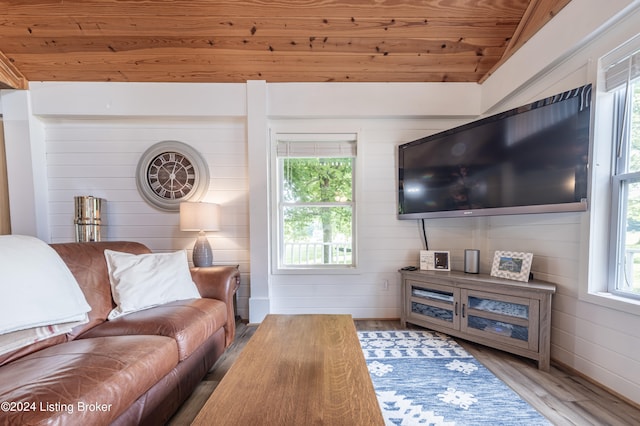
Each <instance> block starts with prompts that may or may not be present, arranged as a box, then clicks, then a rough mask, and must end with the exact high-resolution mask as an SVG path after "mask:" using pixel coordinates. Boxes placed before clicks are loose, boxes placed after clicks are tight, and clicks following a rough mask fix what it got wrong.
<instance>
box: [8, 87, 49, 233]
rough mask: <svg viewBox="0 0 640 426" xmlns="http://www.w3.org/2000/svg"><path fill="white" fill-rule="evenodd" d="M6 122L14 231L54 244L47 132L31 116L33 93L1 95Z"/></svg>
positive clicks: (21, 92)
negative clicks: (50, 205) (48, 201)
mask: <svg viewBox="0 0 640 426" xmlns="http://www.w3.org/2000/svg"><path fill="white" fill-rule="evenodd" d="M0 96H1V98H2V104H3V107H4V113H3V120H4V132H5V150H6V156H7V179H8V184H9V205H10V206H11V230H12V232H13V233H14V234H24V235H33V236H36V237H38V238H40V239H42V240H44V241H50V235H49V218H48V208H47V207H48V206H47V177H46V167H45V147H44V131H43V125H42V122H41V121H40V120H39V119H38V118H37V117H34V116H33V115H32V113H31V99H30V92H28V91H24V90H2V91H0Z"/></svg>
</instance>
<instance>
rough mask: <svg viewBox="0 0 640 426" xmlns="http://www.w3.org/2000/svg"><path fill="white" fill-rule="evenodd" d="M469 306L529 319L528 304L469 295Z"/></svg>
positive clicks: (479, 309)
mask: <svg viewBox="0 0 640 426" xmlns="http://www.w3.org/2000/svg"><path fill="white" fill-rule="evenodd" d="M468 303H469V308H471V309H476V310H478V311H484V312H491V313H494V314H500V315H506V316H509V317H515V318H522V319H529V306H528V305H521V304H519V303H511V302H503V301H499V300H492V299H488V298H480V297H474V296H469V300H468Z"/></svg>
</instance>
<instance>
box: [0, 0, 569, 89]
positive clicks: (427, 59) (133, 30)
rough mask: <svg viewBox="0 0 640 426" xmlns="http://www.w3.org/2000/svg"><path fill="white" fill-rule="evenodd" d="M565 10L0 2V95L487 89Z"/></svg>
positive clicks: (505, 4)
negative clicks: (33, 91)
mask: <svg viewBox="0 0 640 426" xmlns="http://www.w3.org/2000/svg"><path fill="white" fill-rule="evenodd" d="M569 1H570V0H371V1H365V0H273V1H271V0H237V1H234V0H226V1H225V0H155V1H153V0H146V1H145V0H137V1H135V0H31V1H15V0H13V1H5V0H0V88H17V89H25V88H27V87H28V82H29V81H119V82H125V81H131V82H245V81H247V80H266V81H268V82H326V81H335V82H482V81H483V80H484V79H486V78H487V77H488V75H490V73H491V72H492V71H493V70H494V69H495V68H496V67H497V66H499V65H500V64H501V63H502V62H503V61H504V60H505V59H506V58H508V57H509V56H510V55H511V54H512V53H513V52H515V51H516V50H517V49H518V48H519V47H520V46H522V45H523V44H524V43H525V42H526V41H527V40H528V39H529V38H531V36H533V35H534V34H535V33H536V31H538V30H539V29H540V28H541V27H542V26H543V25H545V24H546V23H547V22H548V21H549V20H550V19H551V18H552V17H553V16H554V15H555V14H556V13H558V11H560V9H562V8H563V7H564V6H565V5H566V4H567V3H569Z"/></svg>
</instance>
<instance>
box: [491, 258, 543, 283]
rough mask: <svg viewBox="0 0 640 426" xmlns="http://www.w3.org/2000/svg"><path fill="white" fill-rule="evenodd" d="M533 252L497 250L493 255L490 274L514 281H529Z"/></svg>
mask: <svg viewBox="0 0 640 426" xmlns="http://www.w3.org/2000/svg"><path fill="white" fill-rule="evenodd" d="M532 261H533V253H523V252H516V251H499V250H497V251H496V252H495V254H494V255H493V263H492V265H491V276H493V277H498V278H506V279H509V280H515V281H523V282H528V281H529V273H530V272H531V262H532Z"/></svg>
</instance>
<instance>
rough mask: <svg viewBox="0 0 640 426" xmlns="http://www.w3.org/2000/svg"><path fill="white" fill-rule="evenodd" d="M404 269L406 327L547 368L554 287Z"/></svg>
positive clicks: (483, 276)
mask: <svg viewBox="0 0 640 426" xmlns="http://www.w3.org/2000/svg"><path fill="white" fill-rule="evenodd" d="M401 272H402V287H401V288H402V317H401V322H402V325H403V326H404V325H406V324H407V323H411V324H415V325H419V326H421V327H425V328H429V329H431V330H435V331H439V332H442V333H446V334H449V335H451V336H454V337H460V338H462V339H466V340H470V341H473V342H476V343H480V344H482V345H486V346H490V347H493V348H496V349H500V350H503V351H506V352H511V353H514V354H517V355H520V356H524V357H527V358H531V359H534V360H536V361H538V368H539V369H541V370H544V371H548V370H549V363H550V342H551V334H550V333H551V296H552V295H553V293H555V291H556V286H555V285H553V284H550V283H547V282H543V281H529V282H528V283H524V282H519V281H512V280H506V279H502V278H496V277H492V276H490V275H483V274H466V273H464V272H456V271H452V272H441V271H401Z"/></svg>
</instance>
